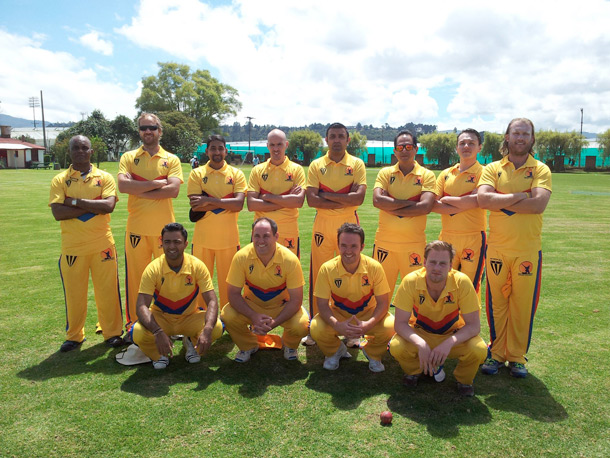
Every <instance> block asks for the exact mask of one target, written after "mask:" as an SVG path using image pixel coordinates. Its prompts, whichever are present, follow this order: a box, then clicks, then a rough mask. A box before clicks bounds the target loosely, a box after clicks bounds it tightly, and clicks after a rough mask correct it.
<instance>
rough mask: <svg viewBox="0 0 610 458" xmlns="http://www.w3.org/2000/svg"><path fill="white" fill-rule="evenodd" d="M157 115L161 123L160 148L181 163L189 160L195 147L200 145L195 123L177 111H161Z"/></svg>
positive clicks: (199, 135) (200, 140) (199, 134)
mask: <svg viewBox="0 0 610 458" xmlns="http://www.w3.org/2000/svg"><path fill="white" fill-rule="evenodd" d="M158 115H159V118H160V119H161V122H162V123H163V135H162V136H161V146H162V147H163V148H164V149H166V150H167V151H170V152H172V153H174V154H175V155H176V156H178V157H179V158H180V160H181V161H183V162H185V161H187V160H188V159H190V157H191V156H192V155H193V153H194V152H195V150H196V149H197V146H198V145H200V144H201V143H202V135H201V131H200V130H199V126H198V125H197V121H196V120H195V119H193V118H192V117H190V116H188V115H186V114H184V113H181V112H179V111H163V112H160V113H158Z"/></svg>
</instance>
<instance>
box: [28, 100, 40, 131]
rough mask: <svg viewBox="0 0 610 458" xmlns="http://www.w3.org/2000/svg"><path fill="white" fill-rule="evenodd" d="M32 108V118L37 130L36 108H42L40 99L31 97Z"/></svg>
mask: <svg viewBox="0 0 610 458" xmlns="http://www.w3.org/2000/svg"><path fill="white" fill-rule="evenodd" d="M29 100H30V108H31V109H32V116H34V129H36V107H39V106H40V103H39V102H38V97H30V99H29Z"/></svg>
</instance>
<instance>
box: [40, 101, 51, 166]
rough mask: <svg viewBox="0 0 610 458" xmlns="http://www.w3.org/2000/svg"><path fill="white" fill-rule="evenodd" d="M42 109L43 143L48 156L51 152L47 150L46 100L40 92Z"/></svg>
mask: <svg viewBox="0 0 610 458" xmlns="http://www.w3.org/2000/svg"><path fill="white" fill-rule="evenodd" d="M40 109H41V111H42V141H43V142H44V150H45V153H47V154H48V153H49V150H48V149H47V130H46V128H45V125H44V100H43V99H42V90H41V91H40ZM43 162H44V161H43Z"/></svg>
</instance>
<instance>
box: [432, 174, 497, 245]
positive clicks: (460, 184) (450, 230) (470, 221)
mask: <svg viewBox="0 0 610 458" xmlns="http://www.w3.org/2000/svg"><path fill="white" fill-rule="evenodd" d="M482 172H483V166H482V165H481V164H479V162H475V163H474V164H472V165H471V166H470V167H469V168H468V170H465V171H464V172H460V164H459V163H458V164H455V165H454V166H453V167H449V168H448V169H445V170H443V171H442V172H441V174H440V175H439V176H438V178H437V179H436V195H437V196H438V198H439V199H440V198H441V197H445V196H453V197H463V196H469V195H471V194H472V191H473V190H474V189H475V188H476V187H477V183H478V182H479V178H480V177H481V173H482ZM441 223H442V227H443V230H442V232H443V233H444V234H457V235H468V234H479V233H480V232H481V231H485V230H486V227H487V224H486V223H487V222H486V219H485V210H483V209H482V208H472V209H470V210H466V211H463V212H459V213H456V214H454V215H447V214H441Z"/></svg>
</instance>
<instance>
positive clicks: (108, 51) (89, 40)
mask: <svg viewBox="0 0 610 458" xmlns="http://www.w3.org/2000/svg"><path fill="white" fill-rule="evenodd" d="M78 40H79V42H80V43H81V44H82V45H83V46H85V47H86V48H89V49H91V50H92V51H95V52H99V53H100V54H103V55H104V56H112V50H113V47H112V43H111V42H110V41H108V40H104V39H102V38H100V34H99V33H98V32H96V31H94V30H92V31H91V32H89V33H86V34H85V35H82V36H81V37H80V38H79V39H78Z"/></svg>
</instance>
